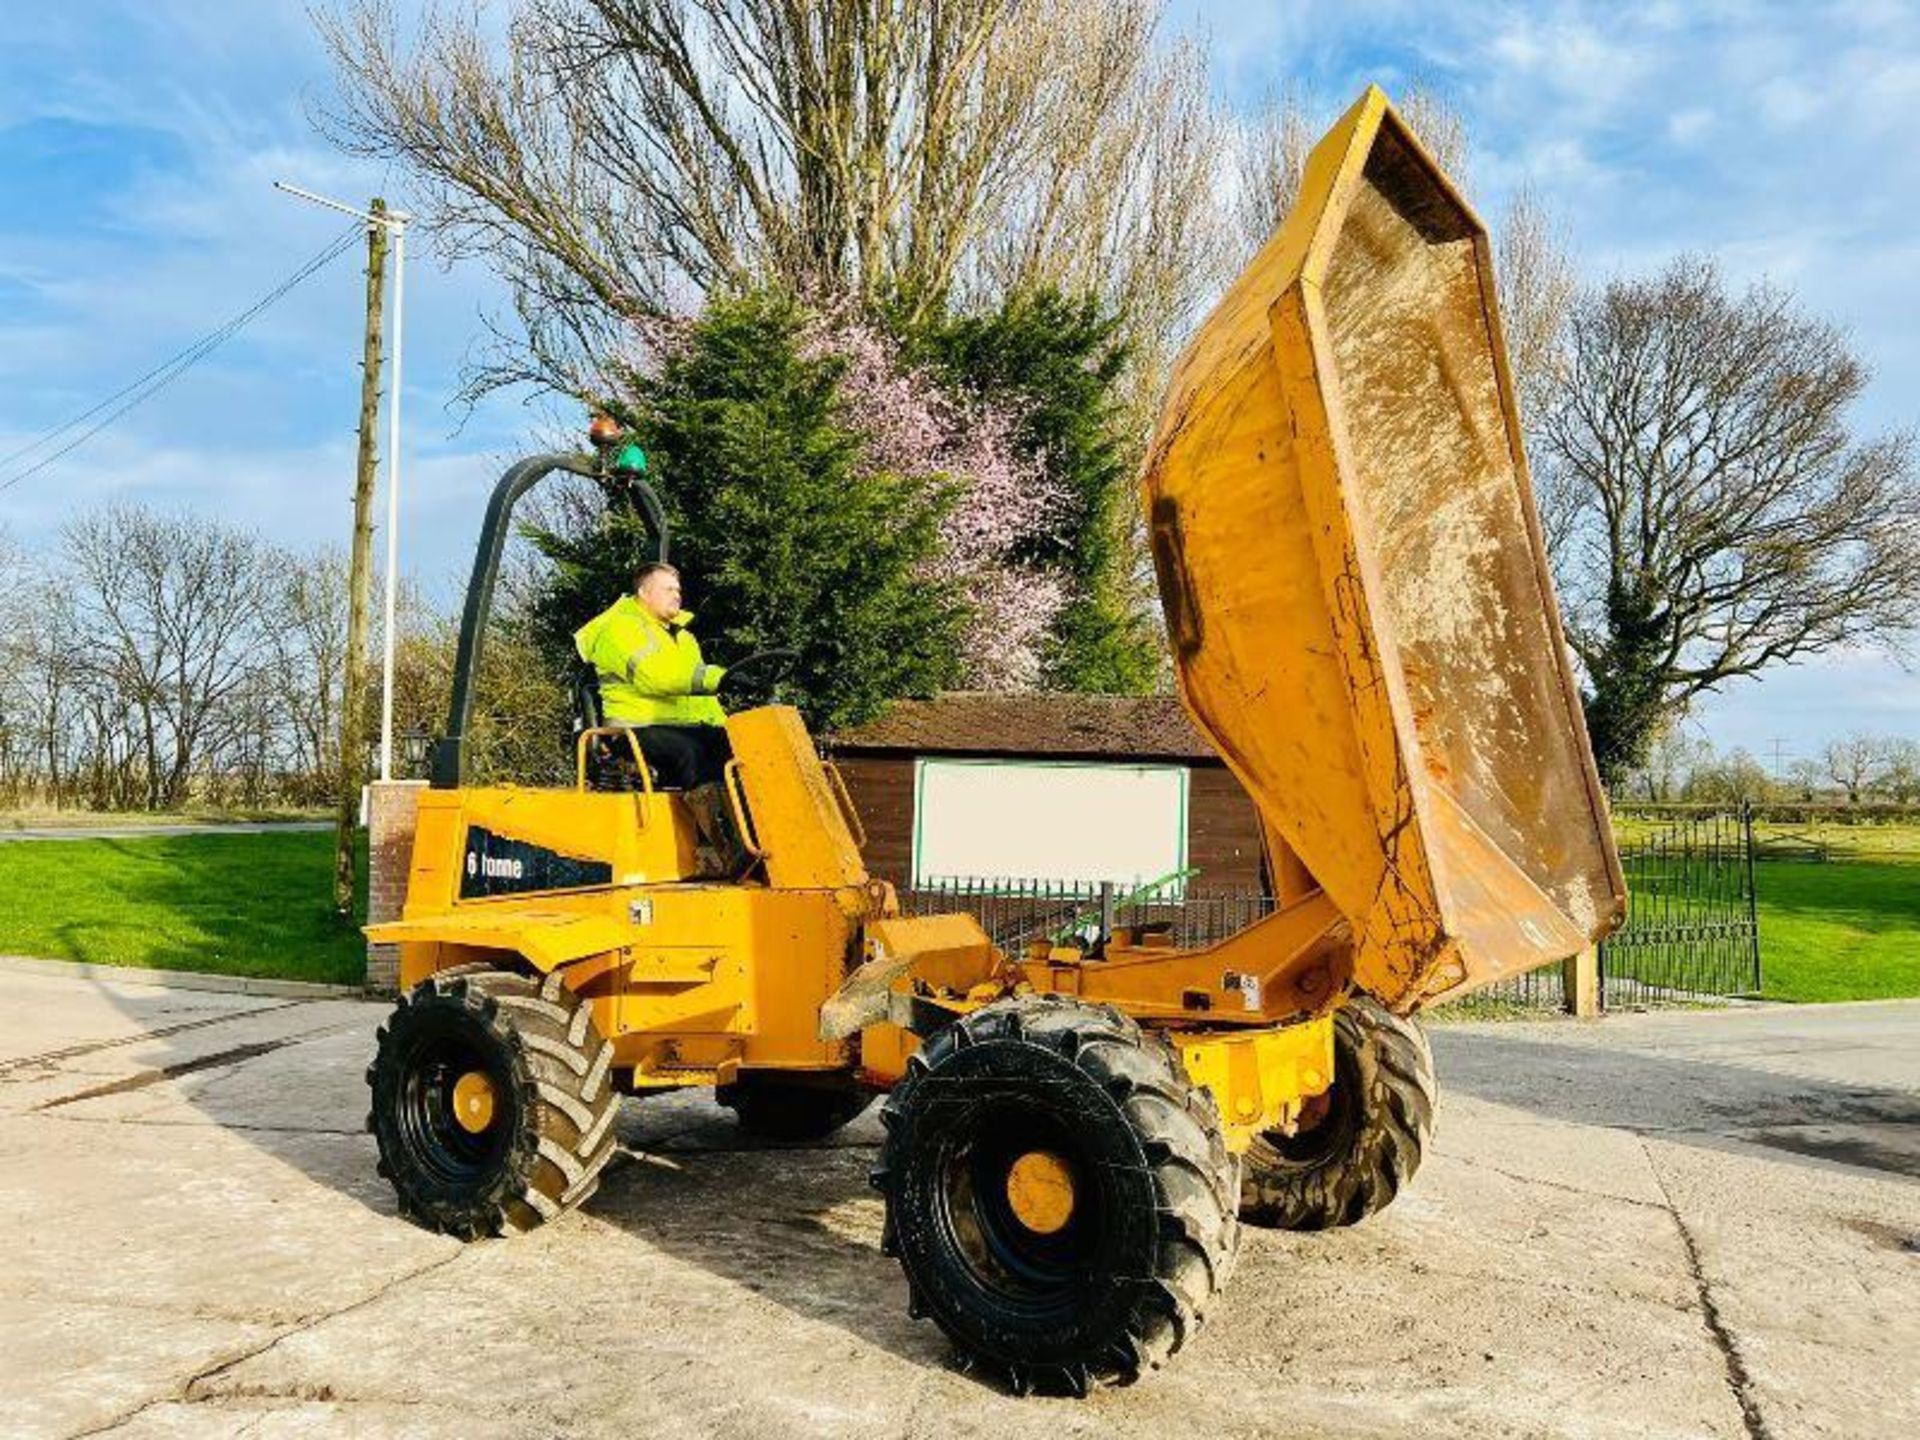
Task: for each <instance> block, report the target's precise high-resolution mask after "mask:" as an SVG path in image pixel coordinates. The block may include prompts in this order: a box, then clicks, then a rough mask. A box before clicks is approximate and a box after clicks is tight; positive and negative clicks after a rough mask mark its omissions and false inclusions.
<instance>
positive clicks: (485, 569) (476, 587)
mask: <svg viewBox="0 0 1920 1440" xmlns="http://www.w3.org/2000/svg"><path fill="white" fill-rule="evenodd" d="M556 470H564V471H566V472H567V473H568V474H570V475H584V476H586V477H587V478H588V479H591V480H600V481H602V482H605V483H606V484H608V485H610V486H612V487H614V490H615V496H614V498H615V499H616V500H618V499H626V500H630V501H631V502H632V503H633V504H634V505H635V506H636V507H637V508H638V509H639V511H640V512H641V514H642V515H643V516H644V517H645V519H646V522H647V528H648V529H649V530H651V531H652V532H653V535H654V537H655V546H654V558H655V559H656V560H662V561H664V560H665V559H666V558H667V517H666V512H665V511H664V510H663V509H662V508H661V506H660V498H659V496H657V495H655V494H654V493H653V490H652V488H651V487H650V486H649V485H648V484H647V483H646V481H644V480H641V479H638V478H637V477H635V476H633V475H631V474H628V473H618V474H608V473H607V472H606V471H605V470H604V469H603V468H602V467H601V466H600V465H598V464H596V463H595V462H594V461H593V460H592V459H590V458H588V457H587V456H584V455H535V456H532V457H530V458H529V459H526V460H522V461H520V462H519V463H518V464H516V465H514V466H513V467H512V468H511V469H509V470H508V471H507V473H506V474H504V475H502V476H501V477H500V479H499V481H498V483H496V484H495V485H494V487H493V495H492V498H490V499H489V500H488V501H487V513H486V516H485V518H484V519H483V520H481V522H480V543H479V545H478V546H477V547H476V548H475V550H474V556H473V574H472V576H471V577H469V579H468V580H467V600H466V605H465V606H464V607H463V608H462V610H461V612H460V648H459V650H458V651H457V652H456V653H455V655H454V661H453V703H452V704H451V705H450V706H449V707H448V711H447V729H446V733H445V734H444V735H442V736H441V737H440V738H439V739H438V740H436V741H434V744H433V756H432V760H431V762H430V764H429V768H428V773H429V776H430V783H431V785H432V787H433V788H434V789H435V790H457V789H459V788H460V786H461V785H462V784H464V783H465V780H466V770H467V722H468V720H469V718H470V717H471V715H472V711H473V687H474V683H475V679H476V677H477V676H478V675H479V673H480V652H481V647H482V646H483V645H484V643H485V641H486V634H487V621H488V619H489V618H490V617H491V616H492V614H493V587H494V582H495V581H496V580H498V579H499V576H500V556H501V554H502V552H504V551H505V549H506V545H507V525H508V522H509V521H510V520H511V519H512V517H513V507H514V506H515V505H516V504H518V503H519V500H520V497H521V496H522V495H524V494H526V493H527V491H529V490H531V489H532V488H533V487H534V486H535V485H537V484H539V483H540V482H541V481H542V480H544V479H546V478H547V476H549V475H551V474H552V473H553V472H554V471H556Z"/></svg>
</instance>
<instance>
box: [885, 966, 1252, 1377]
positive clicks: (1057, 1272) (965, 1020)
mask: <svg viewBox="0 0 1920 1440" xmlns="http://www.w3.org/2000/svg"><path fill="white" fill-rule="evenodd" d="M881 1115H882V1120H883V1122H884V1123H885V1125H886V1129H887V1136H886V1141H885V1143H884V1145H883V1147H882V1149H881V1153H880V1164H879V1167H878V1168H877V1169H876V1170H875V1171H874V1174H873V1184H874V1187H875V1188H876V1189H878V1190H879V1191H880V1192H881V1193H882V1194H883V1195H884V1196H885V1197H886V1203H887V1217H886V1226H885V1230H884V1233H883V1238H882V1247H883V1248H884V1249H885V1250H886V1251H887V1252H888V1253H889V1254H892V1255H896V1256H898V1258H899V1260H900V1264H901V1267H902V1269H904V1270H905V1271H906V1276H907V1284H908V1288H909V1296H910V1299H909V1305H910V1308H911V1310H912V1312H913V1313H914V1314H915V1315H926V1316H930V1317H931V1318H932V1319H933V1320H934V1321H935V1323H937V1324H938V1325H939V1326H940V1328H941V1329H942V1330H943V1331H945V1332H946V1334H947V1335H948V1337H949V1338H950V1339H951V1340H952V1341H953V1342H954V1344H955V1345H956V1346H957V1347H958V1349H959V1351H960V1354H961V1356H962V1359H963V1360H964V1361H965V1362H966V1363H967V1364H968V1365H969V1366H974V1365H979V1366H982V1367H984V1368H986V1369H988V1370H990V1371H992V1372H995V1373H997V1374H999V1375H1001V1376H1003V1377H1005V1379H1006V1380H1007V1381H1008V1382H1009V1383H1010V1384H1011V1386H1012V1387H1013V1389H1014V1390H1015V1391H1016V1392H1020V1393H1025V1392H1026V1391H1028V1390H1030V1389H1034V1388H1039V1389H1043V1390H1048V1391H1064V1392H1068V1393H1075V1394H1084V1393H1086V1391H1087V1389H1088V1388H1089V1387H1090V1386H1091V1385H1092V1384H1094V1383H1096V1382H1103V1381H1127V1380H1132V1379H1134V1378H1136V1377H1137V1376H1138V1375H1139V1374H1140V1373H1141V1372H1142V1371H1143V1370H1148V1369H1154V1368H1157V1367H1158V1366H1160V1365H1161V1364H1163V1363H1164V1362H1165V1361H1166V1360H1167V1359H1168V1358H1169V1357H1170V1356H1171V1355H1173V1353H1174V1352H1176V1351H1177V1350H1179V1349H1180V1348H1181V1347H1182V1346H1183V1345H1185V1344H1186V1343H1187V1342H1188V1341H1189V1340H1191V1339H1192V1338H1193V1335H1194V1334H1195V1332H1196V1331H1197V1330H1198V1329H1199V1326H1200V1323H1201V1320H1202V1318H1203V1316H1204V1315H1205V1313H1206V1310H1207V1307H1208V1305H1209V1303H1210V1302H1211V1301H1212V1299H1213V1297H1214V1295H1215V1293H1216V1292H1217V1291H1218V1290H1219V1288H1220V1286H1221V1285H1222V1284H1223V1283H1224V1282H1225V1280H1226V1278H1227V1274H1228V1271H1229V1270H1230V1268H1231V1266H1232V1262H1233V1257H1234V1253H1235V1250H1236V1249H1237V1247H1238V1244H1239V1234H1240V1231H1239V1223H1238V1220H1237V1219H1236V1217H1235V1214H1234V1202H1235V1198H1236V1196H1237V1194H1238V1186H1239V1175H1238V1165H1237V1163H1236V1161H1235V1159H1234V1157H1233V1156H1232V1155H1231V1154H1230V1153H1229V1152H1228V1150H1227V1146H1226V1143H1225V1140H1224V1138H1223V1135H1222V1132H1221V1127H1220V1121H1219V1114H1218V1111H1217V1110H1216V1109H1215V1107H1214V1102H1213V1099H1212V1097H1211V1096H1210V1095H1209V1094H1208V1093H1207V1092H1206V1091H1205V1090H1203V1089H1201V1088H1199V1087H1197V1086H1195V1085H1194V1084H1193V1083H1192V1082H1191V1081H1190V1080H1189V1079H1188V1078H1187V1075H1186V1072H1185V1070H1184V1069H1183V1068H1182V1066H1181V1065H1180V1063H1179V1060H1178V1059H1177V1057H1176V1056H1175V1055H1174V1054H1173V1052H1172V1051H1171V1050H1170V1049H1169V1048H1168V1047H1167V1045H1166V1044H1165V1043H1164V1042H1163V1041H1162V1040H1161V1039H1160V1038H1159V1037H1158V1036H1157V1035H1154V1034H1151V1033H1149V1032H1144V1031H1142V1030H1141V1029H1140V1028H1139V1027H1138V1026H1137V1025H1135V1024H1134V1022H1133V1021H1131V1020H1129V1019H1127V1018H1126V1017H1125V1016H1122V1015H1120V1014H1119V1013H1118V1012H1116V1011H1113V1010H1109V1009H1106V1008H1102V1007H1094V1006H1087V1005H1081V1004H1078V1003H1075V1002H1072V1001H1067V1000H1062V999H1057V998H1054V997H1028V998H1023V999H1018V1000H1010V1001H1000V1002H997V1003H995V1004H993V1005H989V1006H987V1007H985V1008H983V1009H981V1010H978V1011H976V1012H974V1013H973V1014H971V1015H967V1016H964V1017H962V1018H961V1019H959V1020H957V1021H955V1022H954V1023H953V1024H952V1025H950V1026H948V1027H947V1028H946V1029H945V1030H943V1031H941V1032H940V1033H939V1034H937V1035H936V1036H934V1037H933V1039H931V1040H930V1041H929V1042H928V1043H927V1045H926V1047H925V1048H924V1049H923V1050H922V1051H921V1052H920V1054H919V1055H917V1056H915V1057H914V1058H913V1059H912V1060H911V1061H910V1062H909V1064H908V1073H907V1076H906V1078H905V1079H904V1080H902V1082H901V1083H900V1085H899V1086H898V1087H897V1088H895V1089H894V1091H893V1092H892V1094H891V1095H889V1096H888V1098H887V1103H886V1107H885V1109H884V1110H883V1111H882V1112H881Z"/></svg>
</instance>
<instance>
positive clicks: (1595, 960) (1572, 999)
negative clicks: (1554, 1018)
mask: <svg viewBox="0 0 1920 1440" xmlns="http://www.w3.org/2000/svg"><path fill="white" fill-rule="evenodd" d="M1560 997H1561V1005H1562V1007H1563V1008H1564V1009H1565V1010H1566V1012H1567V1014H1569V1015H1577V1016H1579V1017H1580V1018H1581V1019H1582V1020H1591V1019H1594V1018H1595V1017H1596V1016H1598V1015H1599V1013H1600V947H1599V946H1598V945H1589V946H1587V948H1586V949H1584V950H1582V951H1581V952H1580V953H1579V954H1578V955H1570V956H1568V957H1567V958H1566V959H1565V960H1562V961H1561V962H1560Z"/></svg>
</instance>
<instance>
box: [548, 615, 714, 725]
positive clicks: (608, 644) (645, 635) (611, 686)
mask: <svg viewBox="0 0 1920 1440" xmlns="http://www.w3.org/2000/svg"><path fill="white" fill-rule="evenodd" d="M692 623H693V616H691V615H689V614H688V613H687V612H686V611H684V610H682V611H681V612H680V613H679V614H677V615H675V616H674V617H673V619H672V620H670V621H661V620H657V619H655V618H654V615H653V612H652V611H651V610H649V609H647V607H646V606H644V605H642V604H641V603H640V602H639V601H638V600H636V599H635V598H634V597H633V596H631V595H622V596H621V597H620V598H619V599H618V600H616V601H614V602H613V604H611V605H609V606H608V607H607V608H606V609H605V610H602V611H601V612H600V613H599V614H598V615H596V616H594V617H593V619H591V620H589V621H588V622H587V623H586V624H584V625H582V626H581V627H580V628H579V629H578V630H576V631H575V632H574V635H573V646H574V649H575V650H577V651H579V653H580V658H581V659H582V660H585V661H586V662H587V663H588V664H590V665H592V666H593V668H594V669H595V670H597V671H598V672H599V674H600V704H601V708H602V710H603V711H604V712H605V715H606V720H607V723H608V724H610V725H721V724H724V723H725V722H726V712H725V711H724V710H722V709H721V708H720V702H719V701H718V700H716V699H714V698H713V697H714V692H715V691H717V690H718V689H719V688H720V677H721V676H722V675H724V674H726V670H725V668H724V667H722V666H719V665H709V664H707V663H706V662H705V661H704V660H702V659H701V658H700V642H699V641H698V640H696V639H694V638H693V631H691V630H690V629H688V628H687V627H688V626H690V625H691V624H692Z"/></svg>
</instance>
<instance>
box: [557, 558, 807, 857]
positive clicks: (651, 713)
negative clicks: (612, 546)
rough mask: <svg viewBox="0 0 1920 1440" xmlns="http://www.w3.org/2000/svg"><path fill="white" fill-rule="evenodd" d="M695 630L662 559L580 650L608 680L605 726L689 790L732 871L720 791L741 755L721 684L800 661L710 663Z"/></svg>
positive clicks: (585, 631)
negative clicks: (732, 740) (620, 732)
mask: <svg viewBox="0 0 1920 1440" xmlns="http://www.w3.org/2000/svg"><path fill="white" fill-rule="evenodd" d="M692 625H693V616H692V615H690V614H688V613H687V612H686V611H685V610H682V609H681V608H680V572H679V571H678V570H676V569H674V568H673V566H671V565H669V564H667V563H666V562H665V561H656V562H654V563H653V564H650V565H644V566H642V567H641V569H640V572H639V574H638V575H637V576H635V577H634V585H633V593H632V594H630V595H622V596H621V597H620V598H619V599H618V600H616V601H614V602H613V604H611V605H609V606H608V607H607V608H606V609H605V610H603V611H601V612H600V613H599V614H598V615H596V616H594V618H593V619H591V620H589V621H588V622H587V623H586V624H585V625H582V626H581V627H580V628H579V629H578V630H577V631H575V632H574V636H573V643H574V648H575V649H576V650H578V651H579V653H580V658H581V659H582V660H585V661H586V662H587V663H588V664H590V665H592V666H593V668H594V670H595V672H596V673H597V674H598V675H599V677H600V707H601V714H602V721H603V723H604V724H607V725H624V726H627V727H629V728H630V729H632V731H633V732H634V737H635V738H636V739H637V740H639V742H640V753H641V754H643V755H644V756H645V757H646V759H647V764H648V765H649V766H650V767H651V769H652V770H653V773H654V775H655V777H656V779H657V781H658V783H659V784H660V785H661V786H663V787H664V788H667V789H670V790H684V791H686V792H688V793H687V800H688V803H689V805H690V807H691V808H692V809H693V812H694V817H695V819H696V820H697V821H698V822H699V824H700V829H701V831H702V832H703V834H704V835H705V838H707V840H708V841H709V842H710V843H712V844H713V845H714V848H715V849H716V850H717V851H719V852H720V854H721V855H722V856H723V857H726V860H727V863H728V865H729V867H730V866H731V863H732V861H733V860H734V859H736V858H737V856H734V855H732V854H731V853H730V852H733V851H734V850H735V849H736V846H737V844H738V839H737V837H735V836H733V835H732V833H731V831H732V827H731V825H729V824H727V823H726V804H725V801H724V798H723V797H721V796H720V795H719V793H718V790H717V787H718V784H719V782H720V780H721V777H722V774H723V772H724V771H725V769H726V764H727V761H728V760H730V759H732V758H733V748H732V746H731V745H729V744H728V742H727V729H726V721H727V716H726V711H725V710H723V709H721V707H720V700H719V691H720V686H721V684H722V682H723V681H725V680H726V678H727V676H729V675H733V676H736V677H738V676H740V675H741V674H743V673H744V672H746V671H748V670H751V669H755V668H758V667H760V666H762V665H766V664H770V663H773V662H778V661H786V660H791V659H792V658H793V653H792V652H791V651H788V650H763V651H760V652H759V653H757V654H754V655H749V656H747V657H746V658H745V659H744V660H741V661H740V662H739V663H738V664H736V665H733V666H722V665H713V664H709V663H708V662H707V660H706V658H705V657H704V656H702V655H701V653H700V642H699V641H698V640H696V639H695V638H694V636H693V630H692V628H691V627H692ZM709 786H711V787H716V788H714V789H708V788H707V787H709Z"/></svg>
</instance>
